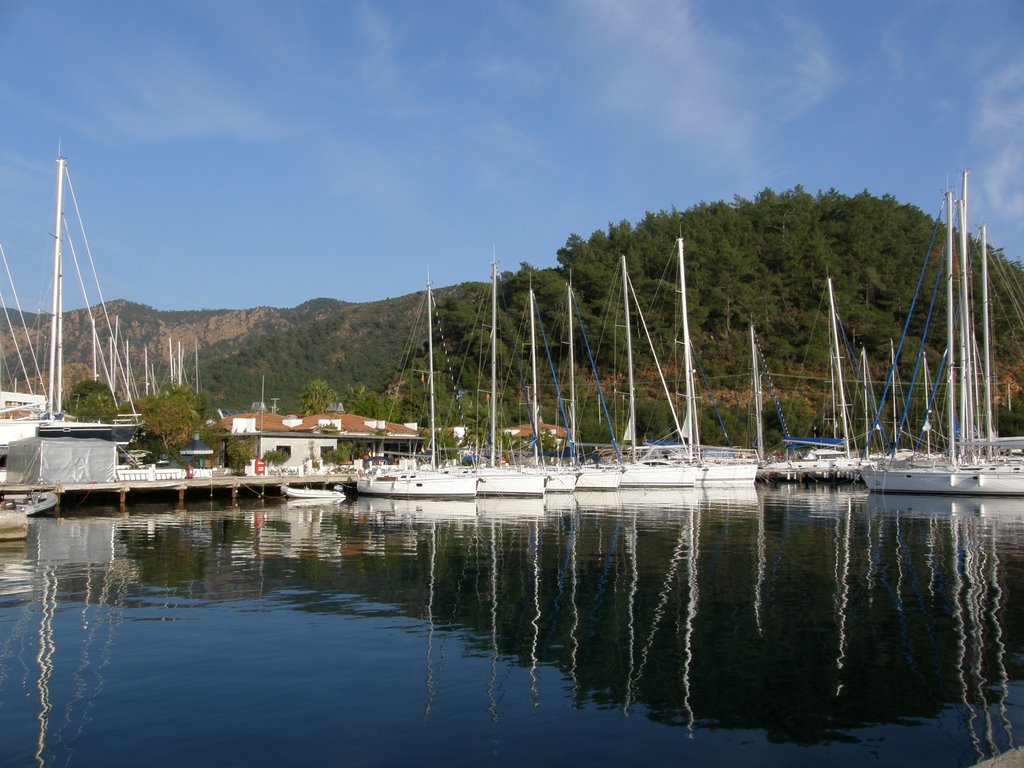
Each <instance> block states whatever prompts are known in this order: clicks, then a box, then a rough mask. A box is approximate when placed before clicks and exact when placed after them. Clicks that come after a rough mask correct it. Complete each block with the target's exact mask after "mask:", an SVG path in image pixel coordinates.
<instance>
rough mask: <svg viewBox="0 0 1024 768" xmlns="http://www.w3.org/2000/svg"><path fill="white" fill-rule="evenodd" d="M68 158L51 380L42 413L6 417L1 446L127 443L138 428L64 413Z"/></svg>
mask: <svg viewBox="0 0 1024 768" xmlns="http://www.w3.org/2000/svg"><path fill="white" fill-rule="evenodd" d="M66 169H67V160H66V159H65V158H64V157H58V158H57V191H56V222H55V224H54V245H53V300H52V305H51V316H50V363H49V382H48V385H47V394H46V398H45V410H44V412H43V413H40V414H38V415H33V416H30V417H28V418H23V419H11V420H9V421H8V420H4V421H3V424H2V428H0V448H3V449H4V450H6V448H7V446H8V445H9V444H10V442H12V441H13V440H17V439H22V438H31V437H36V436H38V437H44V438H63V437H74V438H91V439H100V440H108V441H112V442H115V443H117V444H118V445H121V446H125V445H127V444H128V442H129V441H130V440H131V439H132V437H133V436H134V435H135V432H136V430H138V427H139V425H138V423H137V422H136V421H134V420H131V421H127V422H124V423H114V424H108V423H105V422H99V421H76V420H74V419H72V418H69V417H68V416H67V414H65V413H64V408H63V399H62V398H63V387H64V285H63V280H64V267H63V244H64V236H63V232H64V178H65V175H66V172H67V170H66Z"/></svg>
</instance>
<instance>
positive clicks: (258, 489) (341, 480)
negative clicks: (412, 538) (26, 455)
mask: <svg viewBox="0 0 1024 768" xmlns="http://www.w3.org/2000/svg"><path fill="white" fill-rule="evenodd" d="M355 480H356V477H355V474H354V473H342V474H333V475H303V476H297V475H261V476H257V477H243V476H236V475H223V476H216V477H196V478H191V479H178V480H124V481H121V480H119V481H115V482H109V483H62V484H59V485H45V484H29V485H23V484H18V485H14V484H4V485H2V486H0V493H28V492H30V491H35V490H42V491H53V492H54V493H56V494H57V507H58V509H59V508H60V506H61V504H69V505H73V506H83V505H86V504H90V503H92V504H119V505H122V506H123V505H124V504H127V503H130V502H140V503H141V502H157V501H164V500H174V501H177V502H178V503H179V504H184V503H185V501H186V500H187V499H196V500H198V499H211V498H217V497H219V498H229V499H231V501H235V500H237V499H239V498H253V499H262V498H267V497H279V496H283V495H284V491H283V489H284V487H285V486H286V485H294V486H300V487H304V488H331V487H333V486H335V485H342V486H345V487H346V488H352V487H353V486H354V485H355Z"/></svg>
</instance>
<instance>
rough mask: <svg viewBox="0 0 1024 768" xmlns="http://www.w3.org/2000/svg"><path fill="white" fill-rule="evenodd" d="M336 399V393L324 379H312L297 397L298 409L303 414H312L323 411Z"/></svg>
mask: <svg viewBox="0 0 1024 768" xmlns="http://www.w3.org/2000/svg"><path fill="white" fill-rule="evenodd" d="M337 401H338V393H337V392H335V391H334V390H333V389H331V388H330V386H328V384H327V382H326V381H325V380H324V379H313V380H312V381H310V382H309V383H308V384H307V385H306V388H305V389H304V390H302V395H301V397H300V398H299V403H300V410H301V412H302V415H303V416H312V415H313V414H314V413H324V412H325V411H326V410H327V409H328V408H329V407H330V406H331V403H335V402H337Z"/></svg>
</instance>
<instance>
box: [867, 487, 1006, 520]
mask: <svg viewBox="0 0 1024 768" xmlns="http://www.w3.org/2000/svg"><path fill="white" fill-rule="evenodd" d="M864 511H865V512H868V513H873V514H899V515H904V516H926V517H933V516H936V515H942V516H956V515H959V516H969V517H986V518H997V519H1000V520H1002V519H1008V520H1015V521H1017V522H1021V521H1024V501H1022V500H1021V499H1019V498H1009V497H1000V496H968V495H964V496H939V495H929V494H918V495H914V494H906V493H901V494H895V495H893V494H876V493H871V494H868V496H867V497H866V498H865V500H864Z"/></svg>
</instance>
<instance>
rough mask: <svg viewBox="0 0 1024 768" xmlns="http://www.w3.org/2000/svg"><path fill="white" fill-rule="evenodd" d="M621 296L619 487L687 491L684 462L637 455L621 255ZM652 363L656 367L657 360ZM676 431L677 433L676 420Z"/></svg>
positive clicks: (690, 479)
mask: <svg viewBox="0 0 1024 768" xmlns="http://www.w3.org/2000/svg"><path fill="white" fill-rule="evenodd" d="M622 293H623V298H624V304H623V306H624V309H625V325H626V366H627V375H628V381H629V392H628V403H629V419H628V421H627V426H626V435H625V438H624V439H626V440H628V441H629V446H630V455H629V461H624V462H623V463H622V474H621V477H620V478H619V488H691V487H693V485H694V484H695V482H696V473H695V472H694V468H693V467H692V466H690V465H689V464H688V463H684V462H681V461H678V460H677V459H675V458H673V457H666V456H663V455H654V454H652V453H651V452H650V451H648V453H647V454H646V455H644V456H640V455H638V453H637V441H636V392H635V386H634V383H633V338H632V337H633V331H632V328H631V323H630V314H629V297H630V285H629V275H628V274H627V272H626V257H625V256H623V257H622ZM652 351H653V350H652ZM655 363H656V364H657V361H655ZM656 367H657V368H658V372H659V374H660V372H661V366H660V365H656ZM662 383H663V384H664V381H663V382H662ZM666 390H667V387H666ZM669 408H670V409H671V410H672V416H673V419H675V409H674V408H672V401H671V399H670V400H669ZM677 431H679V428H678V420H677Z"/></svg>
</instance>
